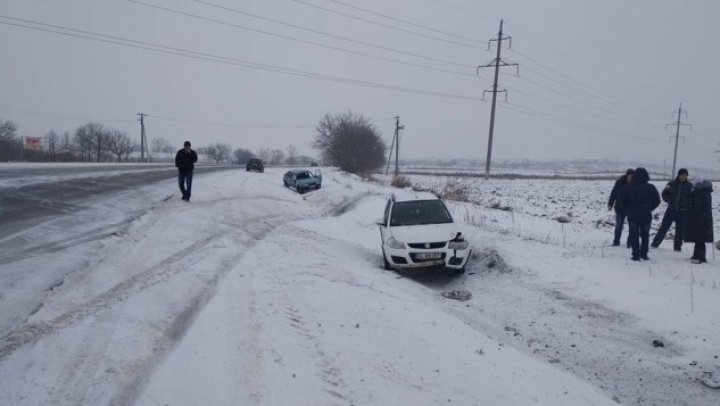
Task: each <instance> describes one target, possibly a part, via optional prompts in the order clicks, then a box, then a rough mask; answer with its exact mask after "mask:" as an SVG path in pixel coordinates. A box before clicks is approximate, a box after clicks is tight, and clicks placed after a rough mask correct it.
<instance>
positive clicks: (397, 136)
mask: <svg viewBox="0 0 720 406" xmlns="http://www.w3.org/2000/svg"><path fill="white" fill-rule="evenodd" d="M404 128H405V126H404V125H400V116H395V176H398V156H399V155H400V130H402V129H404Z"/></svg>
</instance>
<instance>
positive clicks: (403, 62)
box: [122, 0, 474, 77]
mask: <svg viewBox="0 0 720 406" xmlns="http://www.w3.org/2000/svg"><path fill="white" fill-rule="evenodd" d="M122 1H126V2H128V3H134V4H137V5H139V6H143V7H149V8H154V9H158V10H162V11H166V12H169V13H174V14H179V15H183V16H186V17H191V18H195V19H198V20H204V21H207V22H212V23H216V24H220V25H225V26H229V27H234V28H239V29H242V30H246V31H251V32H255V33H258V34H263V35H268V36H272V37H276V38H281V39H285V40H288V41H295V42H300V43H303V44H309V45H313V46H317V47H321V48H326V49H331V50H334V51H339V52H344V53H349V54H353V55H358V56H362V57H366V58H372V59H378V60H382V61H387V62H393V63H398V64H401V65H406V66H413V67H417V68H423V69H428V70H434V71H438V72H444V73H451V74H454V75H460V76H466V77H474V76H473V75H472V74H471V73H468V72H460V71H455V70H450V69H443V68H438V67H434V66H429V65H423V64H419V63H414V62H407V61H403V60H399V59H394V58H388V57H384V56H379V55H372V54H367V53H364V52H358V51H353V50H350V49H347V48H340V47H335V46H331V45H326V44H322V43H319V42H315V41H309V40H304V39H301V38H297V37H291V36H289V35H283V34H277V33H274V32H269V31H264V30H259V29H256V28H251V27H247V26H244V25H240V24H234V23H230V22H227V21H222V20H217V19H214V18H209V17H203V16H199V15H197V14H192V13H187V12H184V11H181V10H178V9H174V8H170V7H163V6H158V5H154V4H149V3H145V2H142V1H139V0H122Z"/></svg>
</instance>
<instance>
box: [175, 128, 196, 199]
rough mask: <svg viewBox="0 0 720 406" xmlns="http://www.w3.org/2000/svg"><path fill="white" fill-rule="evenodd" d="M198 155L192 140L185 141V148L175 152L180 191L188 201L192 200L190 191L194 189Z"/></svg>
mask: <svg viewBox="0 0 720 406" xmlns="http://www.w3.org/2000/svg"><path fill="white" fill-rule="evenodd" d="M197 160H198V156H197V152H195V151H194V150H193V149H192V147H191V144H190V141H185V143H183V149H181V150H179V151H178V152H177V154H175V167H177V168H178V184H179V185H180V193H182V199H183V200H184V201H186V202H189V201H190V193H191V190H192V178H193V169H195V165H194V164H195V162H197Z"/></svg>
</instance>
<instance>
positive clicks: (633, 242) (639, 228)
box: [628, 221, 650, 258]
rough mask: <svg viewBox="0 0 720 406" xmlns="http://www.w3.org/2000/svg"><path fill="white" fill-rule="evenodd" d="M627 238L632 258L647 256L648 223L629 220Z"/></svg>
mask: <svg viewBox="0 0 720 406" xmlns="http://www.w3.org/2000/svg"><path fill="white" fill-rule="evenodd" d="M628 240H630V248H632V256H633V258H647V253H648V248H649V247H648V243H649V241H650V223H649V222H648V223H644V222H639V221H629V230H628ZM641 240H642V241H641Z"/></svg>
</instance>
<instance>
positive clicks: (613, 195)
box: [608, 168, 634, 248]
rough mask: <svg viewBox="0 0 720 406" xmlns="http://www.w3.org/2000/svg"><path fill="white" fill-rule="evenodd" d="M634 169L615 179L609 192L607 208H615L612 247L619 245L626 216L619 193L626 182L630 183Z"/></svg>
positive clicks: (628, 244)
mask: <svg viewBox="0 0 720 406" xmlns="http://www.w3.org/2000/svg"><path fill="white" fill-rule="evenodd" d="M633 172H634V170H633V169H632V168H630V169H628V170H627V171H626V172H625V175H623V176H621V177H619V178H618V180H616V181H615V185H614V186H613V188H612V191H611V192H610V198H609V199H608V210H612V209H613V207H614V208H615V234H614V236H613V243H612V245H613V247H617V246H618V245H620V237H622V229H623V225H624V224H625V218H626V217H627V210H626V209H625V207H622V202H621V201H620V199H619V198H620V194H621V193H622V190H623V188H624V187H625V186H626V185H627V184H628V183H632V178H633ZM627 247H628V248H630V240H627Z"/></svg>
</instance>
